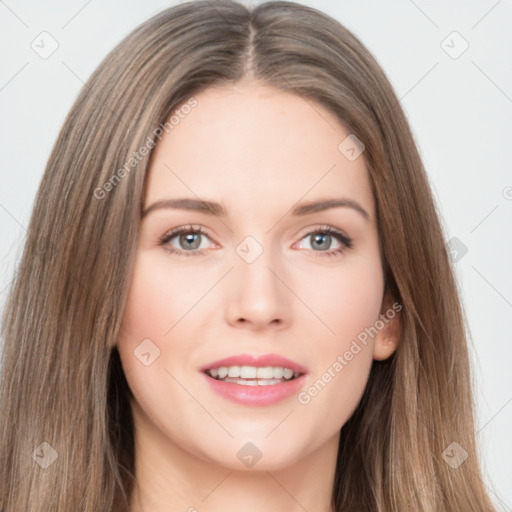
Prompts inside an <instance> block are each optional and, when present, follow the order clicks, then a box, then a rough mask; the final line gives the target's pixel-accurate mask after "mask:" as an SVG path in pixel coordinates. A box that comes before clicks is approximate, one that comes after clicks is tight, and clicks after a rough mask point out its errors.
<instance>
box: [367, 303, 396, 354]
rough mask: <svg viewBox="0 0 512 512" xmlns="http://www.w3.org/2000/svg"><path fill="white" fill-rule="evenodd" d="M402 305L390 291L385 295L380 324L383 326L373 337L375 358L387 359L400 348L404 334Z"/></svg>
mask: <svg viewBox="0 0 512 512" xmlns="http://www.w3.org/2000/svg"><path fill="white" fill-rule="evenodd" d="M401 310H402V305H401V304H400V303H399V302H397V301H394V300H393V298H392V297H391V295H389V293H386V294H385V295H384V298H383V300H382V306H381V310H380V315H379V319H380V322H379V324H378V325H380V326H382V324H383V326H382V328H380V329H379V330H378V332H377V334H376V335H375V337H374V339H373V358H374V359H376V360H377V361H382V360H384V359H387V358H388V357H389V356H391V354H393V353H394V352H395V350H396V349H397V348H398V344H399V342H400V338H401V336H402V319H401V318H402V317H401V313H400V311H401Z"/></svg>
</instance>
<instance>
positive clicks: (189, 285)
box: [0, 0, 493, 512]
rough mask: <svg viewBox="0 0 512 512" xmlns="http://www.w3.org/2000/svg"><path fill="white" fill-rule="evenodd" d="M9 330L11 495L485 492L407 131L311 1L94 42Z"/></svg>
mask: <svg viewBox="0 0 512 512" xmlns="http://www.w3.org/2000/svg"><path fill="white" fill-rule="evenodd" d="M187 243H192V247H187ZM317 244H320V245H319V246H318V245H317ZM323 244H325V245H326V246H323ZM3 331H4V334H3V335H4V339H5V342H4V348H3V360H2V380H1V394H0V400H1V402H0V410H1V411H2V416H1V420H0V421H1V422H2V430H1V432H2V433H1V436H2V437H1V445H0V446H1V448H0V450H1V452H0V453H1V455H0V457H1V464H0V468H1V470H0V471H1V476H2V478H1V479H0V482H1V483H0V489H1V492H0V506H1V509H2V510H4V511H6V512H7V511H19V510H62V511H64V510H65V511H69V510H83V511H91V512H92V511H95V512H96V511H98V510H105V511H107V510H109V511H110V510H116V511H130V512H135V511H140V510H144V511H146V512H156V511H160V510H190V511H192V510H199V511H202V510H210V511H217V510H234V509H237V508H239V507H241V506H243V508H244V510H246V511H253V510H254V511H256V510H262V509H266V510H276V511H277V510H279V511H282V510H290V511H291V510H311V511H313V510H315V511H317V510H318V511H329V512H330V511H341V510H343V511H346V510H349V511H359V510H361V511H396V510H412V511H457V512H458V511H461V510H464V511H482V510H493V506H492V504H491V503H490V501H489V499H488V497H487V495H486V492H485V486H484V484H483V482H482V479H481V474H480V470H479V465H478V462H477V455H476V447H475V443H474V438H473V436H474V430H473V429H474V425H473V417H472V414H473V413H472V402H471V393H470V376H469V369H468V354H467V347H466V340H465V330H464V323H463V320H462V313H461V307H460V303H459V299H458V296H457V290H456V285H455V282H454V278H453V274H452V270H451V268H450V263H449V260H448V257H447V254H446V251H445V247H444V241H443V233H442V230H441V228H440V223H439V220H438V216H437V213H436V209H435V205H434V202H433V199H432V194H431V192H430V189H429V187H428V182H427V178H426V175H425V171H424V168H423V165H422V163H421V160H420V158H419V155H418V152H417V149H416V147H415V144H414V141H413V137H412V135H411V132H410V129H409V127H408V124H407V122H406V119H405V116H404V114H403V112H402V110H401V108H400V105H399V102H398V99H397V98H396V95H395V93H394V92H393V90H392V88H391V86H390V84H389V82H388V80H387V78H386V77H385V75H384V73H383V71H382V70H381V69H380V67H379V66H378V64H377V63H376V62H375V60H374V59H373V57H372V56H371V55H370V54H369V52H368V51H367V50H366V49H365V48H364V47H363V45H362V44H361V43H360V42H359V41H358V40H357V39H356V38H355V37H354V36H353V35H352V34H351V33H350V32H349V31H348V30H347V29H345V28H344V27H343V26H341V25H340V24H339V23H338V22H336V21H335V20H333V19H331V18H329V17H328V16H326V15H325V14H322V13H320V12H318V11H316V10H314V9H311V8H308V7H305V6H300V5H296V4H293V3H288V2H269V3H266V4H262V5H260V6H257V7H255V8H253V9H252V10H251V9H249V8H247V7H245V6H243V5H241V4H238V3H235V2H231V1H224V0H223V1H220V2H215V3H212V2H207V1H204V2H203V1H198V2H191V3H184V4H181V5H179V6H176V7H173V8H170V9H167V10H165V11H163V12H162V13H160V14H158V15H157V16H155V17H154V18H152V19H150V20H149V21H147V22H146V23H144V24H142V25H141V26H140V27H138V28H137V29H136V30H134V31H133V33H132V34H130V35H129V36H128V37H127V38H126V39H125V40H124V41H123V42H121V43H120V44H119V45H118V46H117V47H116V48H115V49H114V50H113V51H112V52H111V53H110V54H109V55H108V56H107V57H106V59H105V60H104V61H103V63H102V64H101V65H100V66H99V67H98V69H97V70H96V72H95V73H94V74H93V76H92V77H91V78H90V79H89V81H88V82H87V83H86V85H85V87H84V88H83V90H82V92H81V94H80V96H79V97H78V99H77V100H76V102H75V105H74V106H73V108H72V110H71V112H70V113H69V115H68V118H67V119H66V121H65V123H64V126H63V128H62V131H61V133H60V135H59V137H58V140H57V142H56V145H55V147H54V149H53V152H52V154H51V156H50V159H49V162H48V166H47V169H46V172H45V175H44V177H43V180H42V183H41V186H40V189H39V193H38V196H37V198H36V203H35V208H34V213H33V217H32V219H31V222H30V227H29V232H28V236H27V242H26V247H25V252H24V255H23V258H22V261H21V263H20V267H19V271H18V274H17V276H16V279H15V282H14V284H13V286H12V290H11V293H10V297H9V302H8V304H7V307H6V310H5V314H4V319H3Z"/></svg>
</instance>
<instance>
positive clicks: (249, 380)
mask: <svg viewBox="0 0 512 512" xmlns="http://www.w3.org/2000/svg"><path fill="white" fill-rule="evenodd" d="M204 373H205V374H206V375H208V377H211V378H212V379H215V380H217V381H221V382H230V383H233V384H239V385H242V386H274V385H276V384H281V383H284V382H290V381H293V380H295V379H297V378H299V377H300V376H302V375H304V373H302V372H298V371H293V370H292V369H291V368H287V367H283V366H238V365H235V366H220V367H218V368H209V369H206V370H204Z"/></svg>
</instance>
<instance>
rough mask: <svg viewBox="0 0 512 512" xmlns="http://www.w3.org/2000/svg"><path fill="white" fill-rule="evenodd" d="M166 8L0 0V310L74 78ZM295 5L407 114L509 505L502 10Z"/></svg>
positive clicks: (319, 2) (481, 430)
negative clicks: (328, 18) (317, 19)
mask: <svg viewBox="0 0 512 512" xmlns="http://www.w3.org/2000/svg"><path fill="white" fill-rule="evenodd" d="M175 3H178V2H169V1H161V0H160V1H159V0H151V1H144V2H141V1H136V0H129V1H121V0H115V1H114V0H111V1H109V2H100V1H99V0H89V1H86V0H73V1H67V2H66V1H64V0H55V1H48V0H46V1H40V2H36V1H35V0H26V1H25V2H21V3H20V2H15V1H14V0H6V1H2V0H0V41H1V46H0V48H1V50H0V51H1V57H2V66H1V70H0V105H1V109H2V121H3V122H2V123H1V127H2V132H1V139H0V140H1V151H0V158H1V161H0V169H1V188H0V223H1V233H2V237H1V248H0V251H1V253H0V256H1V258H2V265H1V272H0V301H1V302H0V304H1V306H0V307H3V304H4V301H5V297H6V294H7V287H8V285H9V283H10V281H11V279H12V277H13V275H14V272H15V268H16V262H17V260H18V258H19V256H20V254H21V249H22V245H23V241H24V237H25V233H26V228H27V224H28V220H29V216H30V212H31V209H32V206H33V201H34V198H35V194H36V191H37V188H38V186H39V182H40V180H41V177H42V173H43V171H44V167H45V163H46V160H47V158H48V156H49V153H50V150H51V148H52V146H53V144H54V142H55V139H56V136H57V133H58V131H59V129H60V127H61V125H62V122H63V121H64V117H65V115H66V113H67V112H68V110H69V108H70V107H71V104H72V102H73V101H74V99H75V97H76V95H77V94H78V91H79V90H80V88H81V87H82V83H83V82H85V80H86V79H87V78H88V77H89V75H90V74H91V73H92V71H93V70H94V68H95V67H96V66H97V65H98V64H99V63H100V61H101V60H102V58H103V57H104V56H105V55H106V54H107V52H108V51H109V50H110V49H111V48H112V47H113V46H114V45H115V44H117V43H118V42H119V41H120V40H121V38H122V37H124V36H125V35H126V34H128V33H129V32H130V31H131V30H132V29H133V28H134V27H135V26H137V25H138V24H139V23H141V22H142V21H144V20H146V19H147V18H149V17H150V16H151V15H153V14H156V13H157V12H159V11H160V10H162V9H164V8H166V7H169V6H171V5H174V4H175ZM246 3H249V2H246ZM301 3H307V4H308V5H311V6H313V7H316V8H319V9H320V10H323V11H324V12H326V13H328V14H330V15H332V16H333V17H334V18H336V19H338V20H339V21H340V22H341V23H343V24H344V25H345V26H347V28H349V29H350V30H352V31H353V32H354V33H355V34H356V35H357V36H358V37H359V38H360V39H361V40H362V41H363V43H364V44H366V46H367V47H368V48H369V49H370V50H371V51H372V52H373V54H374V55H375V56H376V58H377V60H378V61H379V63H380V64H381V65H382V67H383V68H384V70H385V72H386V74H387V75H388V77H389V79H390V81H391V82H392V84H393V86H394V87H395V90H396V91H397V94H398V96H399V98H400V99H401V105H402V107H403V108H404V109H405V111H406V113H407V115H408V118H409V121H410V123H411V126H412V129H413V132H414V134H415V138H416V141H417V143H418V146H419V148H420V151H421V154H422V157H423V160H424V163H425V165H426V168H427V170H428V173H429V176H430V179H431V185H432V188H433V191H434V194H435V197H436V200H437V202H438V205H439V209H440V213H441V216H442V222H443V225H444V229H445V234H446V240H447V241H448V240H450V239H452V237H457V238H458V239H459V240H460V241H461V242H462V243H463V244H464V246H466V247H467V253H466V254H464V255H463V256H462V257H460V256H461V254H462V253H461V252H459V253H458V257H459V258H460V259H459V260H458V261H457V263H456V271H457V279H458V282H459V286H460V289H461V293H462V298H463V301H464V304H465V307H466V312H467V317H468V321H469V330H470V333H471V336H472V340H473V341H472V347H471V351H472V357H473V369H474V373H473V375H474V381H475V390H476V397H475V398H476V402H477V414H478V418H477V425H478V434H477V439H478V443H479V445H480V447H481V452H482V458H483V463H484V470H485V474H486V478H487V480H486V482H487V485H488V486H489V491H490V493H491V496H492V498H493V499H494V500H495V502H496V503H497V504H498V505H499V506H500V507H501V508H502V509H503V510H512V487H511V485H510V482H511V481H512V461H511V455H512V450H511V445H512V443H511V439H510V432H511V431H512V404H511V403H510V402H511V401H512V372H511V371H510V366H511V363H512V357H511V353H512V343H511V340H510V332H511V327H512V325H511V323H512V322H511V309H512V286H511V284H512V272H511V265H510V262H511V261H512V257H511V252H512V251H511V245H512V244H511V237H510V234H511V224H512V222H511V220H512V216H511V209H512V176H511V173H510V169H511V160H512V157H511V152H510V146H511V143H512V122H511V112H512V71H511V66H510V63H512V55H511V54H512V5H511V3H510V1H506V0H501V1H496V0H489V1H487V0H485V1H475V0H472V1H467V0H464V1H462V0H461V1H452V2H449V3H447V2H443V1H441V0H437V1H420V0H417V1H412V0H394V1H392V2H379V1H377V0H372V1H370V0H366V1H356V0H346V1H340V2H334V1H333V0H331V1H328V0H310V1H309V2H301ZM43 31H47V32H48V33H49V34H51V36H52V37H53V38H54V39H55V40H56V41H57V43H58V45H59V46H58V48H57V50H56V51H55V52H54V53H53V54H52V55H50V56H49V57H48V58H46V59H43V58H41V57H40V56H39V55H38V54H37V53H36V52H35V51H34V50H33V49H32V48H31V43H32V42H33V41H35V43H33V44H34V45H35V44H39V45H40V46H42V43H41V42H40V37H39V38H38V36H39V35H40V34H41V32H43ZM453 31H456V32H458V33H459V34H460V36H461V37H462V38H463V39H464V40H465V41H466V42H467V43H468V44H469V47H468V48H467V50H466V51H465V52H464V53H462V54H461V55H460V56H458V57H457V58H452V56H456V54H457V53H458V52H459V51H460V50H461V49H463V45H464V41H463V40H462V39H460V38H459V36H457V35H455V36H454V35H453V34H452V33H453ZM448 36H449V37H448ZM41 37H48V36H41ZM447 37H448V39H447ZM443 41H444V43H443ZM45 48H46V49H48V48H50V46H49V41H48V40H46V44H45ZM445 50H446V51H445ZM447 51H448V52H451V53H452V56H450V55H449V54H448V53H447ZM452 243H453V242H452ZM439 455H440V454H438V456H439Z"/></svg>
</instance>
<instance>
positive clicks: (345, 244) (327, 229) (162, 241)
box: [158, 225, 353, 257]
mask: <svg viewBox="0 0 512 512" xmlns="http://www.w3.org/2000/svg"><path fill="white" fill-rule="evenodd" d="M183 233H193V234H195V235H205V236H208V234H207V233H206V232H205V231H203V230H202V229H201V226H198V227H194V226H192V225H189V226H183V227H181V228H177V229H175V230H173V231H171V232H169V233H166V234H165V235H163V236H161V237H160V238H159V239H158V240H159V245H161V246H163V247H164V250H166V251H168V252H170V253H171V254H176V255H178V256H186V257H189V256H202V255H203V253H204V251H205V249H202V250H196V251H180V250H177V249H175V248H174V247H171V246H169V245H167V244H168V243H169V242H170V241H171V240H172V239H173V238H175V237H176V236H178V235H181V234H183ZM319 233H321V234H327V235H329V236H333V237H334V238H335V239H336V240H338V242H340V243H341V247H340V248H338V249H333V250H330V251H313V252H314V253H317V254H315V256H319V257H331V256H337V255H340V254H343V253H344V252H345V251H346V250H347V249H351V248H352V242H353V240H352V238H350V237H349V236H347V235H345V234H343V233H342V232H341V231H338V230H337V229H334V228H333V227H331V226H316V227H315V228H314V229H313V230H311V231H308V232H307V233H306V234H305V235H304V236H303V237H302V238H301V240H302V239H303V238H306V237H308V236H311V235H314V234H319Z"/></svg>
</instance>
